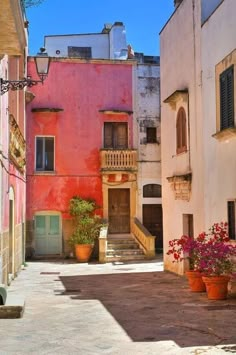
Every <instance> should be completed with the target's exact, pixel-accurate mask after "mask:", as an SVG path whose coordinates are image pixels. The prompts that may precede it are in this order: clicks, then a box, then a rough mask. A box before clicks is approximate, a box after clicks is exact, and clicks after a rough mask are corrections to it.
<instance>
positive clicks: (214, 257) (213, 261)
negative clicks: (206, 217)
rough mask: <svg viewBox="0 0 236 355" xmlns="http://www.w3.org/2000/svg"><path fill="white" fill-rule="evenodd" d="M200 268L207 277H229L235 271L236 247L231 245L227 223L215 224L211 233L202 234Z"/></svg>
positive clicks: (199, 251)
mask: <svg viewBox="0 0 236 355" xmlns="http://www.w3.org/2000/svg"><path fill="white" fill-rule="evenodd" d="M199 236H201V237H200V238H201V239H202V243H200V244H199V245H198V253H199V267H200V269H201V270H202V271H203V273H204V275H206V276H219V275H229V274H232V272H233V271H234V269H235V260H234V258H235V257H236V246H235V245H233V244H230V243H229V241H230V239H229V236H228V225H227V223H224V222H221V223H214V224H213V226H212V227H211V228H210V229H209V233H205V232H203V233H201V234H200V235H199Z"/></svg>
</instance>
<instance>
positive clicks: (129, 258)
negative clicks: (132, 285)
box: [106, 255, 145, 263]
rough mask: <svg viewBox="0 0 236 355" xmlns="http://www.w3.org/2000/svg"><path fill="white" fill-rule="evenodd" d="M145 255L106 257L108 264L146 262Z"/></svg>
mask: <svg viewBox="0 0 236 355" xmlns="http://www.w3.org/2000/svg"><path fill="white" fill-rule="evenodd" d="M144 259H145V256H144V255H122V256H111V255H107V256H106V262H108V263H109V262H113V261H133V260H144Z"/></svg>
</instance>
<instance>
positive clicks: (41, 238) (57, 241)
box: [35, 215, 62, 255]
mask: <svg viewBox="0 0 236 355" xmlns="http://www.w3.org/2000/svg"><path fill="white" fill-rule="evenodd" d="M60 224H61V221H60V216H59V215H36V216H35V254H36V255H57V254H61V252H62V235H61V226H60Z"/></svg>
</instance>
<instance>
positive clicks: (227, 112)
mask: <svg viewBox="0 0 236 355" xmlns="http://www.w3.org/2000/svg"><path fill="white" fill-rule="evenodd" d="M229 127H234V66H233V65H232V66H231V67H229V68H228V69H226V70H225V71H224V72H223V73H222V74H221V75H220V129H221V130H223V129H225V128H229Z"/></svg>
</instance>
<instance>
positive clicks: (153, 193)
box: [143, 184, 161, 197]
mask: <svg viewBox="0 0 236 355" xmlns="http://www.w3.org/2000/svg"><path fill="white" fill-rule="evenodd" d="M143 197H161V185H158V184H148V185H145V186H144V187H143Z"/></svg>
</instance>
